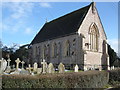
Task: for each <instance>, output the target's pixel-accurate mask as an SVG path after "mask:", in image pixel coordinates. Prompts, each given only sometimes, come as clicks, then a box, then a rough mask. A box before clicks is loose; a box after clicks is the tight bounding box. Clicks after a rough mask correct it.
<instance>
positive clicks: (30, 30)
mask: <svg viewBox="0 0 120 90" xmlns="http://www.w3.org/2000/svg"><path fill="white" fill-rule="evenodd" d="M32 33H33V30H32V29H31V28H26V30H25V34H27V35H31V34H32Z"/></svg>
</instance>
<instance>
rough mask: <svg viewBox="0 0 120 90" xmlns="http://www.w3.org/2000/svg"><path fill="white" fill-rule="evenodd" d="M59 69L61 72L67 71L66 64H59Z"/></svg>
mask: <svg viewBox="0 0 120 90" xmlns="http://www.w3.org/2000/svg"><path fill="white" fill-rule="evenodd" d="M58 70H59V73H64V72H65V66H64V65H63V64H62V63H60V64H59V66H58Z"/></svg>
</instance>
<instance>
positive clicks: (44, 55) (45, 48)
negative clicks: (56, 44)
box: [43, 45, 47, 59]
mask: <svg viewBox="0 0 120 90" xmlns="http://www.w3.org/2000/svg"><path fill="white" fill-rule="evenodd" d="M46 50H47V47H46V45H44V48H43V58H44V59H46Z"/></svg>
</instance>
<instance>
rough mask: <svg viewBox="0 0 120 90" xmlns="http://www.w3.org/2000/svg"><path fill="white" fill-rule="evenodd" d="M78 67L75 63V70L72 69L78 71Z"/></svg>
mask: <svg viewBox="0 0 120 90" xmlns="http://www.w3.org/2000/svg"><path fill="white" fill-rule="evenodd" d="M78 69H79V67H78V65H77V64H76V65H75V70H74V72H78Z"/></svg>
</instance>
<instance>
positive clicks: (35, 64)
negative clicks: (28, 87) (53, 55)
mask: <svg viewBox="0 0 120 90" xmlns="http://www.w3.org/2000/svg"><path fill="white" fill-rule="evenodd" d="M37 68H38V64H37V63H36V62H35V63H34V67H33V71H34V72H37Z"/></svg>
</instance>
